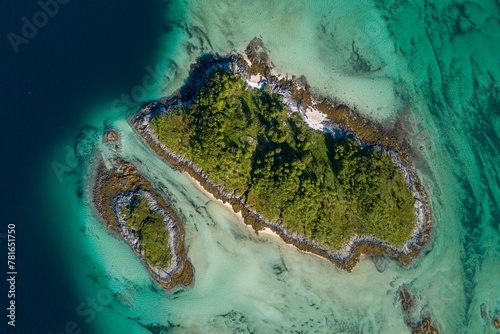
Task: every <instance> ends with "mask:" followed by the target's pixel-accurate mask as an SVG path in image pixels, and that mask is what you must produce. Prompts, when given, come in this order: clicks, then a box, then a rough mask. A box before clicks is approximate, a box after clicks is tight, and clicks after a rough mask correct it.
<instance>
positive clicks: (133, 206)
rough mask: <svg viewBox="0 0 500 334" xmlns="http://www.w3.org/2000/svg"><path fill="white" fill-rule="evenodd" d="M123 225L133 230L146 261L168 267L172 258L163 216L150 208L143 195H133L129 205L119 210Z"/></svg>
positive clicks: (155, 265) (153, 264)
mask: <svg viewBox="0 0 500 334" xmlns="http://www.w3.org/2000/svg"><path fill="white" fill-rule="evenodd" d="M120 214H121V215H122V217H123V219H124V220H125V227H126V228H128V229H132V230H134V231H135V235H136V236H137V237H138V239H139V244H140V245H141V249H142V251H143V252H144V256H145V257H146V259H147V261H148V262H149V263H150V264H151V265H152V266H154V267H156V268H163V269H165V268H168V266H169V265H170V261H171V259H172V255H171V250H170V246H169V244H168V230H167V228H166V226H165V223H164V222H163V216H162V215H161V214H160V213H158V212H155V211H153V210H151V207H150V204H149V202H148V200H147V199H146V198H145V197H144V196H141V195H139V196H134V200H133V201H131V202H130V204H129V205H127V206H124V207H122V208H121V210H120Z"/></svg>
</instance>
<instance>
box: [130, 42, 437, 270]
mask: <svg viewBox="0 0 500 334" xmlns="http://www.w3.org/2000/svg"><path fill="white" fill-rule="evenodd" d="M131 123H132V125H133V126H134V128H135V130H136V131H137V132H138V133H139V135H140V136H141V137H142V138H143V139H144V140H145V141H146V142H147V143H148V144H149V145H150V147H151V148H152V149H153V150H154V152H156V153H157V154H158V155H159V156H161V157H163V158H164V159H165V160H166V161H167V162H168V163H169V164H170V165H172V166H174V167H176V168H178V169H180V170H182V171H185V172H187V173H188V174H189V175H190V176H191V177H193V178H194V179H196V180H197V181H199V182H200V183H201V185H202V186H203V187H204V188H205V189H206V190H207V191H208V192H210V193H212V194H213V195H214V196H215V197H216V198H218V199H221V200H222V201H224V202H228V203H230V204H231V205H232V207H233V209H234V211H235V212H241V213H242V216H243V218H244V221H245V223H247V224H249V225H251V226H253V228H254V229H255V230H256V231H259V230H262V229H264V228H270V229H271V230H272V231H274V232H275V233H277V234H278V235H279V236H280V237H281V238H282V239H283V240H285V241H286V242H287V243H290V244H293V245H295V246H296V247H298V248H299V249H301V250H303V251H307V252H312V253H314V254H317V255H320V256H322V257H325V258H327V259H329V260H330V261H331V262H333V263H334V264H335V265H336V266H338V267H339V268H342V269H345V270H351V269H352V268H353V267H354V266H355V264H356V263H357V262H358V260H359V258H360V255H361V254H371V255H380V254H390V255H392V256H394V257H396V258H397V259H399V261H400V262H401V263H402V264H403V265H408V264H409V263H410V262H411V261H412V260H413V259H414V258H415V257H416V256H417V255H418V254H419V252H420V250H421V249H422V248H423V247H424V246H425V244H426V243H427V241H428V240H429V237H430V231H431V215H430V211H429V209H428V205H427V199H426V195H425V192H424V191H423V188H422V186H421V184H420V182H419V180H418V178H417V177H416V175H415V173H414V172H413V170H412V169H411V168H410V161H409V156H410V154H409V148H408V147H407V146H405V145H404V143H401V142H399V141H398V140H397V139H396V138H395V136H393V135H391V134H389V133H388V132H387V131H385V130H384V129H383V128H382V127H381V126H379V125H377V124H375V123H373V122H371V121H369V120H367V119H365V118H363V117H361V116H360V115H358V114H357V113H355V112H354V111H352V110H350V109H349V108H347V107H346V106H344V105H341V104H337V103H335V102H334V101H330V100H328V99H325V98H321V97H318V96H315V95H314V94H313V93H311V92H310V88H309V86H308V85H307V81H306V80H305V79H304V78H295V77H292V78H289V77H288V76H282V75H278V74H276V73H275V72H274V70H273V68H272V66H271V64H270V63H269V61H268V57H267V53H266V52H265V51H264V50H263V48H262V45H261V44H260V42H259V41H258V40H254V41H252V43H250V45H249V47H248V48H247V50H246V52H245V53H243V54H232V55H227V56H219V55H215V54H209V55H205V56H203V57H200V58H199V59H198V61H197V63H196V64H194V65H193V66H192V68H191V72H190V75H189V77H188V78H187V79H186V82H185V85H184V86H183V87H182V88H181V89H180V90H179V91H177V92H176V93H175V94H174V95H173V96H171V97H169V98H165V99H162V100H161V101H155V102H151V103H149V104H147V105H146V106H144V107H143V108H142V109H141V110H140V111H139V112H138V113H137V114H136V115H133V116H132V118H131ZM138 196H140V195H138ZM128 215H129V216H130V213H128Z"/></svg>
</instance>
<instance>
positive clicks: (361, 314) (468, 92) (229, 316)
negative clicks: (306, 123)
mask: <svg viewBox="0 0 500 334" xmlns="http://www.w3.org/2000/svg"><path fill="white" fill-rule="evenodd" d="M497 6H498V5H496V4H495V3H494V2H493V1H491V2H486V1H481V2H478V3H473V2H467V3H464V4H461V3H452V2H445V1H442V2H440V4H439V5H438V4H430V3H426V4H421V3H415V2H409V1H401V2H382V1H380V2H379V1H369V2H364V3H361V2H349V1H334V2H332V1H321V2H320V1H315V2H311V1H309V2H305V1H304V2H299V1H286V2H285V1H281V2H279V3H278V2H275V3H269V2H266V3H265V5H264V4H263V3H262V2H253V3H249V2H248V1H234V0H233V1H218V2H217V3H216V4H215V2H213V1H188V2H186V3H184V4H181V5H179V7H178V8H179V9H178V10H177V11H176V16H175V17H173V18H172V20H174V21H175V22H176V23H175V24H173V26H175V27H176V28H174V32H175V34H173V35H175V36H170V37H169V40H165V46H166V47H167V46H168V47H169V53H168V54H169V55H170V59H166V60H165V59H164V60H161V61H159V63H162V64H170V65H169V66H167V67H166V68H167V71H166V73H165V74H166V77H165V78H164V80H163V81H162V85H161V87H158V89H156V90H153V91H151V92H150V94H149V95H148V96H147V97H145V99H152V98H159V97H161V96H162V95H165V94H169V93H171V92H173V91H174V90H175V89H177V88H178V87H179V86H180V85H181V84H182V82H183V80H184V78H185V77H186V75H187V71H188V68H189V64H190V63H192V62H193V61H194V59H195V57H196V56H198V55H200V54H202V53H204V52H219V53H226V52H230V51H238V52H240V51H242V50H243V49H244V48H245V46H246V45H247V44H248V42H249V41H250V40H251V39H252V38H254V37H256V36H257V37H261V38H262V40H263V41H264V44H265V46H266V47H267V48H268V49H269V54H270V59H271V61H272V62H273V63H274V65H275V68H276V71H277V72H280V73H288V74H290V75H292V74H293V75H296V76H300V75H305V76H306V78H307V80H308V82H309V84H310V85H311V87H312V88H313V90H314V91H316V92H318V93H320V94H323V95H326V96H330V97H333V98H335V99H337V100H338V101H340V102H343V103H346V104H348V105H350V106H351V107H353V108H356V109H357V110H358V111H359V112H361V113H363V114H365V115H366V116H368V117H371V118H373V119H374V120H377V121H379V122H381V123H383V124H384V125H385V126H387V127H391V126H392V125H394V123H395V122H396V120H399V124H401V126H402V128H403V130H402V131H403V134H404V135H405V137H406V138H407V139H408V141H409V142H410V144H411V146H412V147H413V148H414V149H415V152H418V153H416V157H415V167H416V169H417V173H418V174H419V176H420V178H421V179H422V181H423V184H424V186H425V188H426V190H427V192H428V194H429V199H430V202H431V207H432V211H433V219H434V225H435V230H434V234H433V240H432V243H431V245H430V246H429V247H428V249H427V251H426V252H424V254H423V255H422V256H421V257H420V258H419V259H418V260H417V261H415V263H414V264H413V265H412V266H411V267H410V268H408V269H405V268H402V267H401V266H400V265H399V264H398V263H396V262H395V261H394V260H391V259H385V260H384V262H383V263H382V265H381V267H384V268H385V270H383V272H379V271H378V270H377V268H376V266H375V265H374V263H373V262H372V261H371V260H370V259H369V258H366V259H364V260H362V261H361V262H360V263H359V264H358V266H357V267H356V268H355V269H354V270H353V272H352V273H346V272H342V271H339V270H337V269H336V268H334V267H333V266H332V265H331V264H330V263H329V262H327V261H325V260H323V259H321V258H318V257H316V256H312V255H309V254H304V253H302V252H300V251H298V250H296V249H295V248H294V247H291V246H289V245H286V244H284V243H283V242H281V241H279V240H276V239H275V238H273V237H270V236H257V235H256V234H255V233H254V232H253V231H251V230H249V229H248V228H247V227H246V226H245V225H243V224H242V222H241V219H240V218H238V216H236V215H235V214H233V213H232V212H231V211H230V210H229V209H228V208H227V207H225V206H223V205H222V204H221V203H220V202H218V201H214V200H212V199H211V197H210V196H209V195H207V194H206V193H205V192H203V191H202V190H200V189H199V188H198V187H197V186H196V185H194V184H193V183H192V182H191V181H190V180H189V179H188V178H187V177H186V176H185V175H184V174H181V173H179V172H176V171H174V170H172V169H171V168H170V167H168V166H167V165H166V164H165V163H164V162H163V161H161V160H160V159H159V158H157V157H156V156H155V155H153V154H152V152H151V151H150V150H149V148H148V147H147V146H146V145H145V144H144V143H143V142H142V141H141V140H140V138H139V137H138V136H137V135H136V134H135V133H134V132H133V131H132V130H131V128H130V126H129V125H128V124H127V123H126V121H125V116H124V114H125V112H123V111H117V110H112V109H110V108H109V107H102V108H98V110H97V111H96V112H94V113H93V114H92V115H91V116H90V117H89V119H88V123H89V124H92V125H93V126H94V127H95V128H96V129H97V130H96V131H97V133H99V134H100V133H102V132H101V130H102V127H103V121H104V119H107V123H108V124H110V125H112V126H113V127H115V128H117V129H118V130H120V132H121V135H122V141H123V152H122V156H123V157H124V158H126V159H128V160H130V161H132V162H134V163H136V164H137V166H138V168H139V170H140V171H141V172H142V173H143V174H144V175H145V176H146V177H147V178H148V179H149V180H150V181H151V182H152V183H153V185H154V186H155V187H156V188H157V189H158V190H159V191H160V192H161V193H163V194H164V195H165V197H166V198H167V199H168V200H169V201H170V202H171V203H172V205H173V206H174V208H175V209H176V211H177V212H179V214H180V216H181V217H182V219H183V222H184V224H185V227H186V245H187V247H188V252H189V253H188V256H189V258H190V259H191V261H192V263H193V265H194V267H195V282H194V285H193V287H191V288H188V289H183V290H179V291H178V292H172V293H170V294H166V293H164V292H163V291H161V290H160V288H159V287H158V286H157V285H156V284H155V283H153V281H152V280H151V278H150V277H149V275H148V273H147V271H146V270H145V269H144V268H143V266H142V264H141V262H140V261H139V260H138V259H137V257H136V256H135V255H134V253H133V252H132V250H131V249H129V247H128V246H127V245H126V244H125V243H124V242H122V241H119V240H117V239H116V238H114V237H113V236H112V235H110V234H109V233H108V232H106V230H105V228H104V227H103V226H102V223H101V222H100V221H99V220H98V219H97V218H96V216H95V214H94V212H93V210H92V208H91V206H90V205H89V198H88V196H83V199H82V200H78V199H76V196H75V195H74V194H75V188H76V186H77V185H78V183H77V179H79V180H80V187H81V188H82V189H88V187H89V186H91V184H90V182H89V180H90V178H89V173H88V172H87V171H88V170H92V163H93V161H94V155H93V152H96V151H97V152H99V149H97V150H92V149H91V148H89V145H87V146H86V145H80V149H79V151H78V152H77V154H80V155H81V157H82V159H84V161H85V164H83V166H86V167H87V168H88V169H85V168H83V167H82V168H81V169H80V170H79V173H77V174H75V175H72V176H71V175H69V176H67V177H68V179H67V180H72V181H71V182H65V183H64V184H65V185H66V186H65V188H62V186H61V185H60V184H57V185H56V187H55V190H54V192H57V193H58V194H59V197H58V198H59V200H60V201H61V203H66V205H68V203H74V206H72V207H71V208H72V210H73V214H72V215H73V216H78V217H79V218H78V219H77V220H73V221H71V222H68V224H70V226H71V227H68V228H69V229H70V230H71V231H72V233H73V234H72V235H73V236H72V237H71V238H72V240H75V242H78V243H79V244H80V245H81V247H80V249H81V253H82V254H81V258H80V259H79V260H77V261H74V260H73V262H72V263H73V267H74V268H73V273H74V276H75V279H76V280H77V281H78V282H79V283H78V284H79V286H80V287H81V291H82V292H81V294H82V296H91V297H92V296H98V295H99V293H101V295H103V296H104V295H105V294H107V293H110V292H112V293H113V295H114V298H113V299H112V301H108V302H106V303H103V304H105V305H104V306H105V307H104V308H103V309H102V310H101V311H100V312H97V313H96V316H95V319H92V320H91V321H89V322H88V325H87V324H86V320H88V318H87V317H85V316H80V315H79V314H78V313H76V314H75V321H77V322H78V323H79V324H81V325H82V326H89V327H88V328H89V329H88V330H89V331H90V332H97V333H104V332H107V331H110V330H112V331H113V332H117V331H120V332H123V333H142V332H145V333H146V332H148V329H147V328H146V327H147V326H148V325H159V326H163V327H162V328H163V329H165V330H166V329H167V328H168V330H170V331H172V332H176V331H178V332H186V331H189V332H200V333H201V332H207V331H212V332H234V331H236V330H240V331H242V332H273V331H275V332H283V331H285V332H292V331H306V332H310V331H315V330H316V331H318V332H328V333H332V332H335V333H342V332H345V333H379V332H388V333H402V332H405V331H408V330H407V328H406V326H405V324H404V322H403V317H402V310H401V306H400V305H399V302H398V297H397V296H398V295H397V291H398V289H399V288H400V287H401V286H402V285H403V284H407V285H409V286H410V287H411V288H412V289H413V290H414V291H415V292H416V293H417V296H418V298H417V307H416V314H415V316H416V317H418V314H419V313H420V311H422V312H424V313H425V312H429V313H430V314H431V315H432V317H433V319H435V321H436V323H437V324H438V327H439V329H440V330H441V331H442V332H444V333H450V332H451V333H460V332H470V333H483V332H485V333H495V330H494V328H493V327H492V325H491V318H492V317H493V316H494V315H495V314H496V315H498V314H499V312H500V292H499V286H498V281H499V279H500V266H498V260H499V257H500V246H499V244H500V243H499V241H500V240H499V239H500V237H499V230H498V227H499V219H500V217H499V211H498V207H499V202H500V189H499V184H500V182H499V179H498V175H499V173H498V172H499V171H498V168H499V167H498V166H500V164H499V161H500V159H499V149H498V145H497V143H498V141H499V137H500V117H499V116H498V110H499V108H500V103H499V96H500V95H499V88H500V87H499V85H498V79H499V77H500V73H499V72H500V62H499V59H498V57H497V54H498V51H499V50H498V47H497V45H500V27H499V23H498V22H499V21H498V19H499V16H500V14H499V8H498V7H497ZM173 45H175V47H174V46H173ZM165 52H166V51H165ZM165 54H167V53H165ZM131 89H132V87H131ZM107 105H109V104H107ZM88 133H91V132H88ZM88 142H89V143H92V142H93V141H92V140H89V141H88ZM95 145H96V146H98V147H99V146H100V144H99V141H97V143H96V144H95ZM61 146H62V147H64V145H63V144H62V145H61ZM63 151H64V150H63V149H61V150H60V152H61V153H60V154H61V159H64V155H63V154H64V153H62V152H63ZM68 184H69V186H68ZM87 195H88V194H87ZM68 199H69V200H68ZM75 212H76V213H77V214H75ZM103 291H104V292H103ZM83 300H85V299H83ZM482 304H485V305H486V306H487V308H488V312H489V315H488V316H489V317H490V319H489V320H488V321H485V320H483V319H482V318H481V305H482ZM75 307H77V305H75ZM149 330H151V328H150V329H149Z"/></svg>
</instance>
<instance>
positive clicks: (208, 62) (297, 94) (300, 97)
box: [130, 41, 431, 270]
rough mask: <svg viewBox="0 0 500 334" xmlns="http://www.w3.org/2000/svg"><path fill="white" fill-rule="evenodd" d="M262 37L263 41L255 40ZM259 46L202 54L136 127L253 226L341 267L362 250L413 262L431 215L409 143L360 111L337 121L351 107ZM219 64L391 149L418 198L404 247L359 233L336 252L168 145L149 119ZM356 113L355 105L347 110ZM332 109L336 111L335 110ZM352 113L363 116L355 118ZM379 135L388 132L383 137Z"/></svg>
mask: <svg viewBox="0 0 500 334" xmlns="http://www.w3.org/2000/svg"><path fill="white" fill-rule="evenodd" d="M253 43H257V44H258V41H254V42H253ZM258 47H259V45H257V46H252V44H251V45H250V46H249V49H247V52H246V54H245V55H230V56H227V57H219V56H216V55H208V56H204V57H202V58H200V59H199V61H198V62H197V63H196V64H195V65H193V66H192V68H191V73H190V76H189V78H188V79H187V81H186V84H185V86H184V87H183V88H181V89H180V90H179V91H178V92H177V93H176V94H174V96H173V97H171V98H169V99H166V100H162V102H152V103H150V104H148V105H147V106H145V107H144V108H142V109H141V110H140V111H139V113H138V114H136V115H134V116H132V118H131V120H130V121H131V123H132V125H133V127H134V128H135V130H136V131H137V132H138V133H139V134H140V135H141V137H143V138H144V139H145V140H146V142H147V143H148V144H149V145H150V146H151V148H152V149H153V150H154V151H155V152H156V153H157V154H158V155H160V156H161V157H163V158H164V159H166V160H167V161H168V162H169V163H170V164H171V165H173V166H174V167H176V168H178V169H179V170H182V171H185V172H187V173H188V174H189V175H190V176H191V177H193V178H194V179H196V180H197V181H199V182H200V183H201V185H202V186H203V187H204V188H205V189H206V190H207V191H209V192H210V193H212V194H213V195H214V196H215V197H216V198H218V199H221V200H222V201H223V202H228V203H230V204H231V206H232V207H233V209H234V211H235V212H239V211H241V213H242V216H243V218H244V221H245V223H246V224H249V225H251V226H253V228H254V229H255V230H256V231H258V230H261V229H263V228H265V227H269V228H271V229H272V230H273V231H274V232H276V233H277V234H278V235H279V236H280V237H281V238H282V239H283V240H285V242H287V243H290V244H293V245H295V246H296V247H297V248H299V249H301V250H304V251H308V252H312V253H314V254H317V255H320V256H322V257H325V258H327V259H329V260H330V261H331V262H333V263H334V264H335V265H336V266H337V267H339V268H342V269H345V270H351V269H352V268H353V267H354V266H355V265H356V263H357V262H358V260H359V257H360V255H361V254H369V255H382V254H390V255H392V256H394V257H396V258H398V259H399V261H400V262H401V263H402V264H403V265H408V264H409V263H410V262H411V261H412V260H413V259H415V258H416V257H417V256H418V254H419V253H420V250H421V249H422V248H423V247H424V246H425V245H426V244H427V242H428V241H429V238H430V232H431V215H430V211H429V209H428V205H427V198H426V194H425V192H424V191H423V188H422V186H421V185H420V183H419V181H418V179H417V177H416V175H415V174H414V172H413V171H412V170H411V169H410V168H409V167H408V166H409V165H410V164H409V153H408V151H407V149H405V147H404V145H401V144H400V143H398V142H397V141H396V139H395V138H394V137H391V136H389V135H388V134H387V133H384V132H383V130H382V129H381V127H378V126H376V125H374V124H371V123H370V122H368V121H367V120H365V119H362V118H360V117H359V116H353V117H352V118H348V119H349V120H350V123H349V124H347V123H343V122H339V121H338V119H337V121H335V120H336V118H338V117H336V114H335V111H336V110H337V111H338V110H340V111H339V113H340V112H342V113H346V112H347V111H346V108H345V107H344V106H341V107H335V106H334V104H328V103H327V102H325V101H326V100H325V99H321V98H318V97H315V96H313V95H312V94H311V93H309V91H308V88H307V84H306V83H304V82H303V81H305V80H303V79H301V80H298V79H295V78H292V79H289V78H288V77H279V76H277V75H275V74H274V73H273V72H272V68H271V67H270V65H268V63H267V58H266V57H264V56H263V54H262V53H259V51H258ZM214 69H224V70H227V71H230V72H232V73H238V74H239V75H241V76H242V78H243V79H244V80H246V81H247V83H248V84H249V87H252V88H259V87H262V86H263V85H267V86H269V88H270V89H271V91H272V92H274V93H276V94H278V95H280V96H281V97H282V98H283V101H284V103H285V104H286V105H287V106H288V107H289V108H290V110H291V111H292V112H298V113H300V114H301V116H302V117H303V118H304V119H305V120H306V121H307V112H308V109H309V110H311V109H315V110H316V111H317V112H323V111H325V110H326V112H325V114H326V117H327V118H326V119H325V120H324V121H322V122H321V123H322V126H323V129H322V130H323V131H325V132H329V133H331V134H332V135H333V136H335V137H339V136H348V137H352V138H354V139H355V140H357V141H358V142H359V143H361V144H362V145H363V146H366V147H369V148H370V149H377V150H382V151H384V152H385V153H386V154H388V155H389V156H390V157H391V158H392V160H393V161H394V162H395V163H396V165H397V166H398V167H399V168H400V169H401V170H402V171H403V173H404V175H405V179H406V182H407V183H408V186H409V187H410V189H411V191H412V194H413V196H414V198H415V203H416V204H415V216H416V218H415V219H416V226H415V229H414V231H413V234H412V238H411V239H410V240H409V241H408V242H407V243H406V244H405V245H404V247H402V248H401V249H399V248H396V247H393V246H391V245H389V244H387V243H385V242H383V241H381V240H379V239H376V238H375V237H373V236H355V237H353V238H352V239H351V240H350V241H349V242H348V243H347V244H346V245H345V247H344V248H343V249H342V250H340V251H336V252H332V251H329V250H327V249H325V248H324V247H322V246H320V245H318V244H317V243H315V242H313V241H311V240H309V239H307V238H305V237H302V236H300V235H297V234H292V233H290V232H289V231H288V230H287V229H285V228H284V227H282V226H281V225H280V222H279V221H278V222H270V221H268V220H266V219H264V218H263V217H261V216H260V215H259V214H258V213H256V212H255V211H253V210H252V209H250V208H248V207H246V206H245V204H244V202H243V199H242V198H241V197H237V196H235V195H234V194H228V193H226V192H225V191H224V189H223V188H222V187H221V186H219V185H216V184H214V183H213V182H211V181H210V180H209V179H208V178H207V176H206V175H205V173H204V172H203V171H202V170H200V169H198V168H196V167H195V166H194V165H193V164H192V163H191V161H188V160H187V159H184V158H182V157H179V156H177V155H176V154H174V153H173V152H171V151H170V150H168V148H166V147H165V146H164V145H163V144H162V143H160V142H159V140H158V139H157V138H156V136H155V135H154V134H153V132H152V131H151V128H150V123H149V122H150V120H151V118H152V117H153V116H154V115H156V114H157V113H166V112H169V111H170V110H172V109H174V108H177V107H179V106H181V105H187V104H189V103H190V102H191V101H192V99H193V97H194V96H195V94H196V92H197V90H198V89H199V87H200V86H201V83H202V82H203V79H204V77H205V76H206V75H207V74H208V73H211V71H213V70H214ZM254 78H258V81H256V80H255V79H254ZM348 112H349V113H351V114H354V113H353V112H352V111H348ZM330 114H332V115H333V116H332V115H330ZM353 119H355V120H359V119H361V120H360V121H358V122H354V121H353ZM358 129H360V130H362V131H361V133H362V136H359V135H357V133H358V132H357V130H358ZM376 138H385V140H381V142H378V141H375V140H374V139H376Z"/></svg>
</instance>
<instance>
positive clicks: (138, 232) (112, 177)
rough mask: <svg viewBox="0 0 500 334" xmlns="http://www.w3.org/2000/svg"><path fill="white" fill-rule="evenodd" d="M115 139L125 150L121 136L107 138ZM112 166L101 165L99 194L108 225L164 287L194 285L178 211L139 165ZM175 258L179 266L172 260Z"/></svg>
mask: <svg viewBox="0 0 500 334" xmlns="http://www.w3.org/2000/svg"><path fill="white" fill-rule="evenodd" d="M110 137H114V138H115V140H113V141H110V142H109V144H110V145H113V146H114V145H119V139H118V138H119V137H118V134H117V133H110V132H108V133H107V134H106V137H105V138H110ZM107 162H108V164H106V163H104V161H99V163H98V164H97V170H96V174H95V177H94V189H93V202H94V205H95V207H96V209H97V212H98V213H99V215H100V216H101V217H102V218H103V220H104V222H105V223H106V226H107V227H108V228H109V229H110V230H111V231H113V232H114V233H115V234H116V235H117V236H119V237H120V238H123V239H124V240H125V241H126V242H127V243H128V244H129V245H130V247H131V248H132V249H133V250H134V252H135V253H136V254H137V255H138V256H139V257H140V258H141V260H142V261H143V263H144V264H145V265H146V268H147V269H148V271H149V272H150V273H151V275H152V277H153V278H154V279H155V280H156V281H157V282H158V283H160V284H161V285H162V286H163V287H165V288H167V289H170V288H172V287H174V286H177V285H184V286H188V285H189V284H191V282H192V281H193V267H192V265H191V263H190V262H189V260H188V259H187V254H186V249H185V248H184V227H183V226H182V223H181V221H180V219H179V218H178V216H177V214H176V212H175V211H174V210H173V209H172V208H171V206H170V205H169V204H168V202H167V201H166V200H165V199H164V198H163V197H162V196H160V194H158V193H157V192H156V191H155V190H154V189H153V186H152V185H151V183H149V182H148V181H147V180H146V179H145V178H144V177H143V176H142V175H141V174H140V173H139V171H138V170H137V168H136V167H135V166H134V165H133V164H131V163H130V162H127V161H123V160H121V159H119V158H116V159H112V160H108V161H107ZM152 202H153V203H155V208H152V207H151V204H152ZM157 208H160V209H161V210H162V211H164V212H166V213H167V214H168V216H169V218H170V219H172V222H170V223H171V224H170V223H169V225H168V226H167V225H166V224H165V223H164V216H163V214H162V213H163V212H162V213H160V212H159V211H157ZM122 219H123V220H124V222H125V224H124V225H122V224H121V220H122ZM170 238H172V239H173V240H174V242H173V243H172V244H170V243H169V242H168V240H169V239H170ZM172 256H174V257H176V259H177V261H172Z"/></svg>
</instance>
